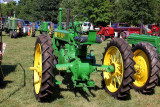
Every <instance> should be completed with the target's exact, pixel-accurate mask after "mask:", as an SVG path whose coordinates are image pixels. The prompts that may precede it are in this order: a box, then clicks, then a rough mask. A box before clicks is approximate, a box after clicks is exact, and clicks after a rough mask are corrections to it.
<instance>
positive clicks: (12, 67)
mask: <svg viewBox="0 0 160 107" xmlns="http://www.w3.org/2000/svg"><path fill="white" fill-rule="evenodd" d="M18 65H19V66H20V67H21V69H22V71H23V78H24V81H23V84H22V85H20V86H19V87H18V88H17V89H15V90H14V91H13V92H12V93H10V94H9V95H8V96H7V97H6V98H4V99H2V100H1V101H0V103H2V102H4V101H6V100H7V99H9V98H10V97H11V96H12V95H14V94H15V93H16V92H18V91H19V90H20V89H22V88H23V87H25V86H26V73H25V69H24V68H23V66H22V65H21V64H20V63H18V64H17V65H2V69H3V71H5V72H4V77H5V76H7V75H8V74H9V73H10V72H14V71H15V69H16V67H17V66H18ZM1 82H2V87H1V88H5V87H6V85H7V84H8V83H12V81H5V80H4V81H1Z"/></svg>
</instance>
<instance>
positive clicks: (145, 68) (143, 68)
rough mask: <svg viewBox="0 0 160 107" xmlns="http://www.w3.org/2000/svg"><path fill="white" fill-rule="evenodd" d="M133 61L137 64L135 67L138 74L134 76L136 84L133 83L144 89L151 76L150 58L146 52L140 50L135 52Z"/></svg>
mask: <svg viewBox="0 0 160 107" xmlns="http://www.w3.org/2000/svg"><path fill="white" fill-rule="evenodd" d="M133 59H134V61H135V62H136V64H135V65H134V67H135V69H136V73H135V74H134V79H135V82H133V84H134V85H136V86H137V87H142V86H144V85H145V83H146V82H147V79H148V75H149V61H148V57H147V55H146V54H145V52H144V51H142V50H140V49H138V50H136V51H135V52H134V57H133Z"/></svg>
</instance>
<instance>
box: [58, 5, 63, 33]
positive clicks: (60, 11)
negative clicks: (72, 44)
mask: <svg viewBox="0 0 160 107" xmlns="http://www.w3.org/2000/svg"><path fill="white" fill-rule="evenodd" d="M61 19H62V8H59V25H58V29H59V30H61V29H62V25H61Z"/></svg>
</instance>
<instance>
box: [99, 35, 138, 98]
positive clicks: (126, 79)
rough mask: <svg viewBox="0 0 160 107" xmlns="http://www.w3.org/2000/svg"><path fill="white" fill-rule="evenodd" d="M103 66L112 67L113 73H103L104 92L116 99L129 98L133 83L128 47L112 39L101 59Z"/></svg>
mask: <svg viewBox="0 0 160 107" xmlns="http://www.w3.org/2000/svg"><path fill="white" fill-rule="evenodd" d="M102 64H103V65H112V66H114V68H115V71H114V72H113V73H107V72H103V73H102V77H103V81H102V83H103V85H104V87H105V90H106V92H107V93H108V94H109V95H111V96H113V97H114V98H116V99H125V98H127V97H129V92H130V89H131V84H132V82H133V81H134V79H133V74H134V73H135V70H134V64H135V62H134V60H133V52H132V51H131V47H130V45H129V44H128V43H127V42H126V41H125V40H123V39H121V38H114V39H112V40H111V41H110V43H108V44H107V47H106V48H105V52H104V53H103V59H102Z"/></svg>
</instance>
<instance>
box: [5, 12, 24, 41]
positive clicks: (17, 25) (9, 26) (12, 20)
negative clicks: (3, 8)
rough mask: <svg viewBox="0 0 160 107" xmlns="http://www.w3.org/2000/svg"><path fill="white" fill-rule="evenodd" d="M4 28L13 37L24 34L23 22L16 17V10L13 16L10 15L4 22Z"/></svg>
mask: <svg viewBox="0 0 160 107" xmlns="http://www.w3.org/2000/svg"><path fill="white" fill-rule="evenodd" d="M4 29H5V31H6V32H7V33H8V32H9V36H10V37H11V38H17V36H23V35H24V33H23V22H22V21H20V20H19V21H18V19H17V18H16V17H15V12H14V16H13V17H8V18H7V19H6V21H5V23H4Z"/></svg>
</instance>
